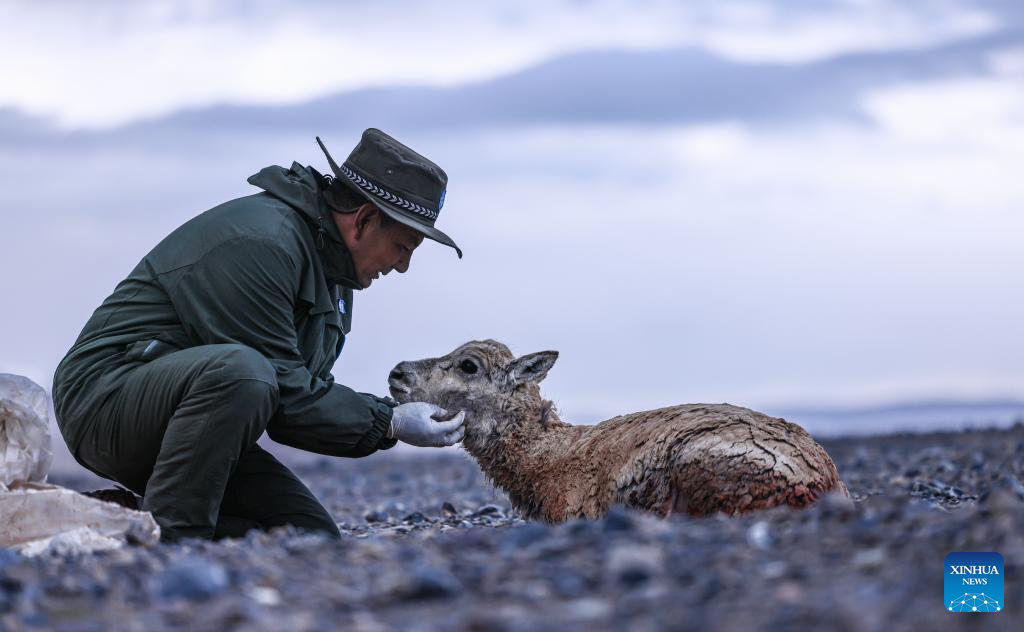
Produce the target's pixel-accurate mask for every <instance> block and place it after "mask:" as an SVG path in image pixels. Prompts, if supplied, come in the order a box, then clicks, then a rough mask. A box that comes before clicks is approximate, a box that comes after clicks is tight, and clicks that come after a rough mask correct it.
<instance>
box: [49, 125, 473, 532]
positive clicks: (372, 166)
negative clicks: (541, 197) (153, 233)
mask: <svg viewBox="0 0 1024 632" xmlns="http://www.w3.org/2000/svg"><path fill="white" fill-rule="evenodd" d="M317 142H320V139H319V138H318V139H317ZM320 146H321V148H323V151H324V153H325V154H327V149H326V147H324V146H323V143H320ZM327 159H328V162H329V164H330V166H331V168H332V170H333V172H334V178H330V177H325V176H322V175H320V174H319V173H317V172H316V171H315V170H314V169H312V168H311V167H303V166H301V165H299V164H298V163H293V164H292V166H291V168H290V169H285V168H283V167H276V166H275V167H267V168H265V169H263V170H262V171H260V172H259V173H258V174H256V175H254V176H252V177H251V178H249V182H250V183H251V184H253V185H255V186H257V187H259V188H260V189H262V190H263V191H262V192H260V193H257V194H255V195H250V196H248V197H243V198H239V199H237V200H232V201H230V202H227V203H225V204H221V205H220V206H217V207H215V208H213V209H210V210H209V211H206V212H205V213H202V214H200V215H198V216H197V217H195V218H193V219H192V220H190V221H188V222H186V223H185V224H184V225H182V226H181V227H179V228H178V229H176V230H175V231H174V232H172V233H171V234H170V235H168V236H167V237H166V238H164V240H163V241H161V242H160V243H159V244H158V245H157V246H156V247H155V248H154V249H153V250H152V251H150V253H149V254H147V255H146V256H145V257H144V258H143V259H142V261H141V262H140V263H139V264H138V266H136V268H135V269H134V270H133V271H132V273H131V274H130V275H129V276H128V278H127V279H125V280H124V281H122V282H121V283H120V284H118V286H117V287H116V289H115V290H114V292H113V294H111V295H110V296H109V297H108V298H107V299H106V300H105V301H104V302H103V304H102V305H101V306H100V307H99V308H98V309H97V310H96V311H95V312H94V313H93V315H92V318H90V319H89V321H88V322H87V323H86V325H85V328H84V329H83V330H82V333H81V334H80V335H79V337H78V339H77V341H76V342H75V344H74V346H73V347H72V348H71V350H70V351H69V352H68V354H67V355H66V356H65V358H64V359H63V360H62V361H61V363H60V365H59V366H58V367H57V371H56V374H55V375H54V381H53V400H54V408H55V410H56V413H57V420H58V423H59V425H60V429H61V434H62V435H63V436H64V439H65V441H66V442H67V444H68V447H69V448H70V450H71V453H72V454H73V455H74V456H75V458H76V459H77V460H78V462H79V463H81V464H82V465H83V466H85V467H87V468H88V469H90V470H91V471H93V472H96V473H97V474H99V475H100V476H103V477H105V478H108V479H112V480H115V481H118V482H119V483H121V484H122V485H124V486H125V487H127V488H128V489H131V490H132V491H134V492H135V493H137V494H140V495H142V496H143V508H144V509H145V510H147V511H151V512H153V515H154V516H155V518H156V520H157V522H158V523H159V524H160V527H161V529H162V532H163V535H164V537H165V538H166V539H168V540H175V539H179V538H182V537H199V538H212V537H222V536H238V535H241V534H243V533H245V532H246V531H248V530H249V529H252V528H263V529H266V528H270V527H273V526H278V525H285V524H291V525H295V526H298V527H302V528H306V529H313V530H319V531H326V532H328V533H330V534H333V535H338V528H337V525H336V524H335V522H334V520H333V519H332V518H331V516H330V514H329V513H328V512H327V511H326V510H325V509H324V507H323V506H322V505H321V504H320V503H319V501H317V499H316V498H315V497H314V496H313V494H312V493H311V492H310V491H309V489H308V488H307V487H306V486H305V485H304V484H303V483H302V482H301V481H300V480H299V479H298V478H297V477H296V476H295V475H294V474H292V472H290V471H289V470H288V468H286V467H285V466H284V465H282V464H281V463H279V462H278V461H277V460H276V459H275V458H274V457H273V456H271V455H270V454H269V453H268V452H266V451H265V450H263V449H262V448H260V447H259V446H258V445H257V444H256V440H257V439H258V438H259V437H260V435H262V434H263V432H264V431H266V432H267V434H268V435H269V436H270V437H271V438H272V439H273V440H275V441H277V442H279V443H283V444H285V445H290V446H294V447H297V448H301V449H303V450H309V451H311V452H318V453H320V454H326V455H332V456H348V457H362V456H366V455H368V454H371V453H373V452H375V451H377V450H382V449H387V448H390V447H392V446H393V445H394V444H395V442H396V441H404V442H406V443H409V444H412V445H418V446H436V447H440V446H446V445H453V444H455V443H457V442H458V441H460V440H461V438H462V433H463V429H462V420H463V415H462V413H459V414H458V415H455V416H454V417H453V418H452V419H450V420H448V421H439V420H437V419H435V418H436V417H442V416H446V415H447V413H446V411H443V410H441V409H440V408H437V407H436V406H432V405H430V404H426V403H423V402H415V403H411V404H403V405H401V406H398V407H397V408H396V407H394V402H392V401H390V400H388V399H385V398H380V397H376V396H374V395H369V394H365V393H356V392H355V391H353V390H352V389H350V388H347V387H345V386H342V385H341V384H337V383H335V382H334V378H333V376H332V375H331V368H332V366H333V365H334V362H335V360H336V358H337V356H338V354H339V353H340V352H341V348H342V345H343V344H344V341H345V335H346V334H347V333H348V332H349V329H350V326H351V322H352V321H351V319H352V292H353V290H359V289H365V288H367V287H369V286H370V284H371V283H372V282H373V281H374V280H375V279H376V278H378V277H379V276H380V275H382V274H388V273H389V272H391V271H398V272H405V271H406V270H407V269H408V268H409V263H410V258H411V256H412V252H413V250H415V249H416V247H417V246H419V244H420V242H422V240H423V238H424V237H428V238H430V239H433V240H435V241H438V242H440V243H443V244H445V245H448V246H451V247H452V248H455V250H456V252H458V254H459V256H460V257H461V256H462V252H461V250H459V248H458V246H456V245H455V242H453V241H452V240H451V238H450V237H448V236H447V235H445V234H444V233H442V232H441V231H439V230H438V229H437V228H435V226H434V223H435V221H436V219H437V216H438V213H439V212H440V210H441V206H442V205H443V203H444V194H445V188H446V186H447V182H448V177H447V175H445V173H444V171H442V170H441V169H440V168H439V167H438V166H437V165H435V164H434V163H432V162H431V161H429V160H427V159H426V158H424V157H423V156H420V155H419V154H417V153H416V152H414V151H412V150H411V149H409V148H408V147H406V146H404V145H402V144H401V143H399V142H398V141H396V140H395V139H393V138H391V137H390V136H388V135H386V134H384V133H383V132H381V131H379V130H375V129H368V130H366V131H365V132H364V133H363V136H362V139H361V140H360V142H359V144H358V145H357V146H356V148H355V149H354V150H353V151H352V153H351V154H350V155H349V157H348V159H347V160H346V161H345V162H344V163H343V164H342V165H341V166H339V165H337V164H336V163H335V162H334V160H333V159H332V158H331V156H330V154H327Z"/></svg>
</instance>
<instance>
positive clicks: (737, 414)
mask: <svg viewBox="0 0 1024 632" xmlns="http://www.w3.org/2000/svg"><path fill="white" fill-rule="evenodd" d="M557 357H558V352H556V351H541V352H539V353H532V354H528V355H525V356H522V357H520V358H516V357H515V356H514V355H512V353H511V351H509V349H508V347H506V346H505V345H503V344H501V343H500V342H496V341H494V340H483V341H474V342H469V343H466V344H464V345H462V346H461V347H459V348H458V349H456V350H455V351H453V352H452V353H450V354H448V355H446V356H443V357H440V358H429V359H425V360H418V361H413V362H402V363H400V364H398V365H397V366H396V367H395V369H394V371H392V373H391V377H390V384H391V393H392V395H393V396H394V397H395V398H396V399H397V400H398V401H401V402H408V401H426V402H431V403H435V404H437V405H439V406H442V407H443V408H446V409H447V410H449V411H458V410H465V411H466V436H465V439H464V440H463V447H464V448H465V449H466V451H468V452H469V453H470V454H471V455H472V456H473V457H474V458H475V459H476V461H477V463H479V465H480V468H481V469H482V470H483V471H484V473H485V474H486V475H487V476H488V477H489V478H490V479H491V480H492V481H493V482H494V483H495V484H496V485H497V486H498V487H500V488H501V489H503V490H504V491H505V492H506V493H507V494H508V496H509V499H510V500H511V501H512V504H513V505H514V506H515V508H516V509H517V510H518V511H520V512H521V513H522V514H523V515H525V516H526V517H528V518H532V519H541V520H545V521H547V522H561V521H564V520H569V519H573V518H597V517H599V516H601V515H603V514H604V513H605V512H607V511H608V510H609V509H610V508H611V507H612V506H613V505H615V504H623V505H626V506H629V507H633V508H635V509H640V510H643V511H650V512H654V513H657V514H659V515H662V516H668V515H670V514H673V513H688V514H690V515H709V514H714V513H717V512H722V513H726V514H730V515H732V514H738V513H744V512H747V511H753V510H756V509H766V508H769V507H775V506H778V505H788V506H791V507H806V506H808V505H810V504H811V503H813V502H814V501H815V500H816V499H818V498H820V497H821V496H822V495H823V494H825V493H827V492H830V491H833V490H835V491H838V492H840V493H842V494H844V495H849V494H848V492H847V490H846V486H845V485H844V484H843V483H842V481H841V480H840V479H839V473H838V472H837V471H836V466H835V464H834V463H833V462H832V459H831V458H830V457H829V456H828V454H827V453H826V452H825V450H824V448H822V447H821V446H820V445H819V444H818V443H817V442H816V441H814V439H812V438H811V436H810V435H809V434H807V432H806V431H805V430H804V429H803V428H801V427H800V426H798V425H796V424H792V423H789V422H788V421H786V420H784V419H779V418H777V417H770V416H768V415H765V414H762V413H759V412H756V411H753V410H749V409H747V408H741V407H738V406H732V405H729V404H686V405H681V406H670V407H668V408H660V409H658V410H651V411H646V412H639V413H633V414H629V415H622V416H619V417H614V418H612V419H609V420H607V421H603V422H601V423H599V424H596V425H593V426H576V425H573V424H569V423H566V422H564V421H562V420H561V419H560V418H559V415H558V411H557V410H556V409H555V407H554V406H553V405H552V403H551V402H550V401H548V400H545V399H543V398H542V397H541V396H540V388H539V386H538V383H539V382H540V381H541V380H542V379H544V377H545V376H546V375H547V372H548V370H549V369H550V368H551V366H552V365H553V364H554V362H555V360H556V359H557Z"/></svg>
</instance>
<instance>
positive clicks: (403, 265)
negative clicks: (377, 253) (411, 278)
mask: <svg viewBox="0 0 1024 632" xmlns="http://www.w3.org/2000/svg"><path fill="white" fill-rule="evenodd" d="M410 263H412V253H411V252H410V253H407V254H406V255H405V256H403V257H402V258H401V259H399V260H398V263H396V264H395V270H398V271H399V272H401V273H403V274H404V273H405V271H406V270H408V269H409V264H410Z"/></svg>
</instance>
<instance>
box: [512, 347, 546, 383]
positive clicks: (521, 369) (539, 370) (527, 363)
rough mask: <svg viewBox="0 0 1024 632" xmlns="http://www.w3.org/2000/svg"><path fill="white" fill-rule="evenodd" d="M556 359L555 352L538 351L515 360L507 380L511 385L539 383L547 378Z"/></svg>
mask: <svg viewBox="0 0 1024 632" xmlns="http://www.w3.org/2000/svg"><path fill="white" fill-rule="evenodd" d="M557 359H558V352H557V351H538V352H537V353H528V354H526V355H524V356H523V357H521V358H516V360H515V361H513V362H512V366H510V367H509V371H508V376H509V379H510V380H512V383H513V384H525V383H526V382H540V381H541V380H543V379H544V378H545V377H546V376H547V374H548V371H550V370H551V367H553V366H554V365H555V360H557Z"/></svg>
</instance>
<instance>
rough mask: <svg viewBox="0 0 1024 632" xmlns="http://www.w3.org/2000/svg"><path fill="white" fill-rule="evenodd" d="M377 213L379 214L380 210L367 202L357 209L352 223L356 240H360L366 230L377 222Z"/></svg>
mask: <svg viewBox="0 0 1024 632" xmlns="http://www.w3.org/2000/svg"><path fill="white" fill-rule="evenodd" d="M378 213H380V209H378V208H377V207H376V206H374V205H373V204H370V203H369V202H367V203H366V204H363V205H362V206H360V207H359V208H358V209H356V216H355V222H354V224H355V225H354V228H355V237H356V239H360V238H362V237H363V236H365V235H366V231H367V229H369V228H370V226H372V225H373V223H374V222H376V221H378V220H377V214H378Z"/></svg>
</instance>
